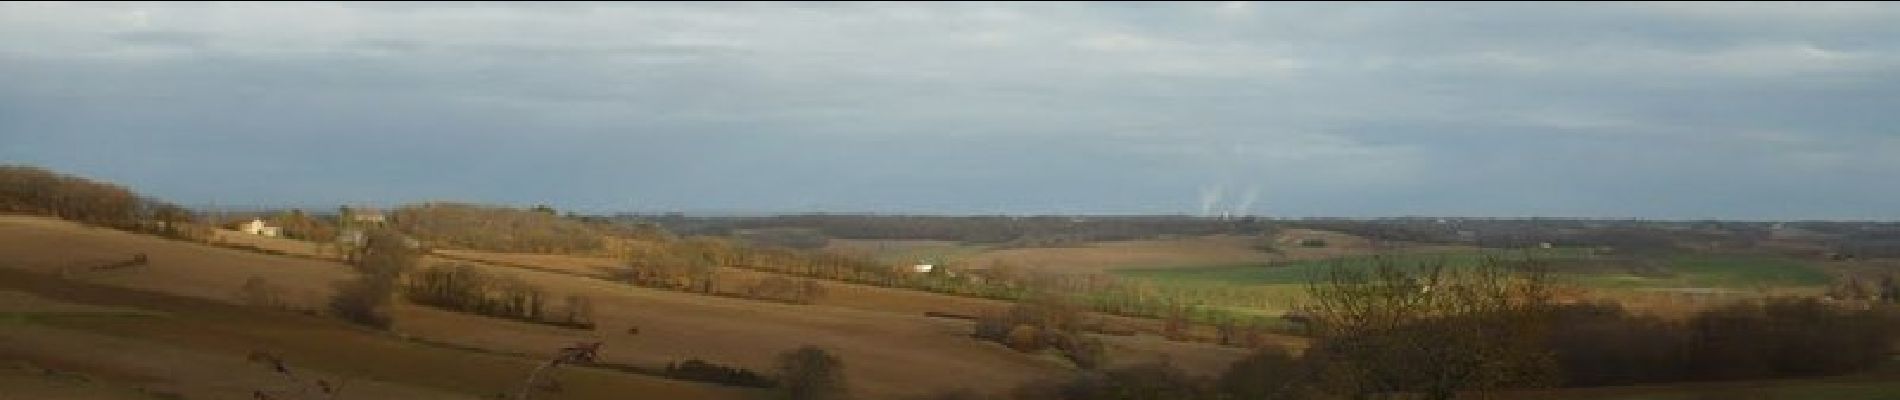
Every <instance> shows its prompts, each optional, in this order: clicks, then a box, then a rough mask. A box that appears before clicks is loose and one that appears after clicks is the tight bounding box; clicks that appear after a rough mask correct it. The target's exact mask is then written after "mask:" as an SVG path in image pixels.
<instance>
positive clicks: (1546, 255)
mask: <svg viewBox="0 0 1900 400" xmlns="http://www.w3.org/2000/svg"><path fill="white" fill-rule="evenodd" d="M1586 255H1587V253H1586V252H1585V251H1583V250H1579V249H1561V248H1560V249H1542V250H1532V251H1528V252H1527V251H1501V250H1486V251H1471V252H1456V253H1438V254H1406V255H1392V256H1367V257H1347V258H1337V259H1329V260H1312V261H1298V262H1287V263H1269V264H1239V265H1209V266H1174V267H1156V268H1135V269H1121V270H1116V271H1115V273H1116V274H1118V275H1120V276H1122V277H1124V278H1131V279H1143V280H1148V281H1152V282H1156V283H1160V284H1228V285H1243V286H1253V285H1300V284H1305V283H1307V282H1309V281H1311V280H1312V279H1313V278H1315V277H1319V276H1321V275H1320V274H1322V273H1323V272H1324V271H1326V270H1327V269H1328V268H1333V267H1335V266H1337V267H1344V268H1367V267H1370V266H1373V265H1376V264H1375V263H1376V260H1379V259H1385V260H1391V261H1393V262H1396V263H1397V264H1398V265H1401V266H1409V265H1420V264H1422V263H1437V262H1442V263H1443V264H1444V265H1445V266H1446V267H1450V268H1461V267H1470V266H1475V265H1478V264H1480V263H1482V262H1483V260H1485V259H1486V258H1487V257H1490V258H1496V259H1500V260H1524V259H1539V260H1550V261H1566V260H1569V261H1576V260H1582V259H1583V258H1585V257H1586ZM1641 260H1642V261H1641V262H1644V263H1649V264H1653V265H1656V266H1658V268H1656V271H1655V272H1654V273H1650V274H1636V273H1632V272H1629V271H1623V270H1603V269H1601V268H1594V269H1590V270H1565V269H1564V265H1566V264H1555V265H1556V266H1557V270H1556V272H1557V273H1558V274H1559V279H1560V280H1563V281H1565V282H1571V283H1576V284H1579V285H1582V286H1586V287H1601V288H1736V289H1740V288H1756V287H1812V286H1823V285H1826V284H1827V283H1828V281H1829V277H1828V275H1827V274H1826V273H1824V272H1822V271H1821V270H1820V269H1819V268H1817V267H1816V266H1814V265H1812V264H1810V263H1808V262H1804V261H1800V260H1794V259H1787V258H1777V257H1767V256H1739V255H1704V254H1678V255H1667V256H1654V257H1647V258H1643V259H1641ZM1609 263H1610V264H1614V263H1615V262H1609Z"/></svg>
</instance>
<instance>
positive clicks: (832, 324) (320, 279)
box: [0, 216, 1240, 398]
mask: <svg viewBox="0 0 1900 400" xmlns="http://www.w3.org/2000/svg"><path fill="white" fill-rule="evenodd" d="M274 240H281V239H274ZM0 243H4V244H0V260H7V261H8V262H7V263H6V265H4V268H6V269H9V270H15V271H23V272H35V273H42V274H49V275H50V274H56V273H57V272H58V271H60V270H62V269H66V268H73V267H78V268H79V269H83V268H84V267H85V266H91V265H103V264H109V263H112V262H115V260H121V259H126V258H130V257H133V256H134V255H135V254H138V253H144V254H146V255H147V257H148V259H149V260H150V261H149V265H146V266H143V267H133V268H126V269H114V270H106V271H96V272H84V273H76V274H75V275H74V278H73V279H72V281H74V282H76V283H77V282H83V283H96V284H102V285H106V286H109V287H123V288H133V289H140V290H151V291H156V292H162V293H165V294H170V295H177V296H184V297H186V298H195V299H203V300H212V301H216V302H224V303H230V302H235V301H236V296H235V293H237V291H238V288H239V287H241V286H242V285H243V283H244V281H245V280H246V279H249V278H250V277H253V276H256V277H262V278H264V279H266V280H268V281H270V282H272V283H274V284H275V285H277V286H280V287H282V288H283V290H284V291H285V292H286V293H289V294H292V295H291V296H288V297H291V298H294V299H297V301H295V303H296V304H298V305H300V306H304V307H309V306H314V305H315V304H317V302H318V301H320V299H321V298H322V295H324V294H325V293H328V290H330V285H331V283H333V282H336V281H339V280H341V279H343V278H345V277H347V276H348V275H347V274H348V269H347V268H346V267H345V266H343V265H342V264H338V263H332V262H325V261H316V260H308V259H301V258H291V257H281V256H270V255H263V254H257V253H253V252H248V251H243V250H234V249H224V248H217V247H212V246H207V245H199V244H193V243H188V242H181V241H173V240H167V239H162V238H158V237H153V236H146V235H137V234H131V233H125V232H120V231H113V230H106V229H97V228H89V227H84V226H80V225H77V224H72V223H68V222H63V221H57V220H52V219H48V218H40V217H19V216H7V217H3V218H0ZM279 244H283V243H279ZM434 261H446V260H441V259H430V260H426V261H425V262H434ZM481 268H484V269H488V270H491V271H493V272H497V273H505V274H512V275H514V276H517V277H519V278H521V279H523V280H524V281H526V282H528V283H531V284H535V285H539V286H542V287H544V288H547V289H548V290H549V291H551V292H553V293H554V294H556V295H557V296H559V295H567V294H578V295H585V296H588V297H590V298H592V299H593V300H594V303H595V306H596V308H597V319H598V320H599V322H600V326H601V328H600V329H599V330H596V331H573V330H566V329H558V328H550V327H544V326H539V325H529V324H521V323H516V322H509V321H502V320H496V319H490V318H483V317H477V316H471V315H465V314H457V313H450V312H445V311H439V310H435V309H430V308H422V307H416V306H401V307H398V309H396V320H397V324H396V327H395V331H396V332H398V333H400V334H403V335H409V336H414V337H417V338H422V339H427V340H431V341H439V342H446V343H452V344H457V345H463V346H474V347H480V348H484V349H488V350H490V351H496V352H502V353H527V354H546V353H547V352H548V351H550V350H551V349H555V348H558V347H560V346H564V345H568V344H571V343H572V342H574V341H577V340H582V339H587V340H599V341H603V342H605V343H606V348H607V349H609V351H607V352H605V353H604V354H603V355H602V356H603V359H604V360H605V361H609V362H621V363H633V364H637V365H647V366H658V365H662V364H664V363H666V362H673V361H681V360H685V359H688V358H699V359H705V360H709V361H713V362H716V363H721V364H729V365H738V366H743V367H746V368H750V369H755V370H770V368H771V365H772V364H771V363H772V359H771V357H772V356H773V355H775V354H777V353H778V352H781V351H784V350H787V349H791V348H794V347H797V346H799V345H804V344H816V345H820V346H824V347H827V348H830V349H833V350H834V352H835V354H837V355H839V356H840V357H841V358H842V359H843V360H845V363H846V366H847V375H848V376H851V377H852V378H853V379H852V380H851V382H852V384H853V389H854V391H856V392H858V393H860V394H862V395H865V396H868V397H870V398H884V397H890V396H899V395H905V394H913V393H921V392H925V391H928V390H932V389H938V388H951V387H965V386H967V387H971V388H973V389H978V390H1005V389H1008V388H1010V387H1013V386H1015V385H1017V384H1020V383H1022V382H1026V381H1029V380H1032V379H1037V378H1042V377H1049V376H1054V375H1056V374H1059V373H1061V371H1063V370H1065V369H1066V367H1064V366H1062V364H1061V363H1060V362H1056V361H1053V360H1045V359H1040V358H1035V357H1029V356H1025V355H1022V354H1020V353H1016V352H1014V351H1011V350H1009V349H1006V348H1003V347H1002V346H998V345H995V344H990V343H986V342H980V341H977V340H974V339H971V338H969V337H968V332H969V329H970V328H969V323H968V322H967V321H960V320H945V319H938V318H930V317H925V316H923V315H922V314H921V312H918V311H914V310H921V309H923V307H918V308H914V309H912V311H907V312H901V313H900V312H889V311H878V310H873V309H866V308H867V307H845V306H838V305H823V304H821V305H816V306H797V305H785V304H777V303H769V302H760V301H752V300H741V299H732V298H724V297H714V296H705V295H698V294H689V293H680V292H671V291H662V290H652V289H644V288H637V287H631V286H627V285H623V284H617V283H612V282H606V281H601V280H597V279H592V278H584V277H576V276H571V275H563V274H556V273H548V272H538V271H530V270H520V269H514V268H506V267H499V266H493V265H483V266H481ZM834 286H835V285H834ZM895 292H901V293H912V292H906V291H895ZM916 294H917V295H920V296H924V297H918V298H915V299H913V300H911V301H912V302H913V303H912V304H920V303H930V302H938V301H941V302H946V303H955V302H959V301H966V300H969V299H960V298H955V297H949V296H934V295H928V294H924V293H916ZM42 295H44V294H42ZM839 298H840V299H852V298H853V297H852V296H850V295H841V296H839ZM873 301H874V300H866V301H863V303H871V302H873ZM852 302H854V303H855V302H857V301H852ZM135 304H137V303H135ZM892 304H900V303H892ZM220 309H221V310H224V308H220ZM229 309H230V310H247V309H245V308H238V307H230V308H229ZM222 312H223V311H220V313H222ZM275 314H277V313H271V315H275ZM243 315H244V316H245V317H244V318H241V320H245V321H248V319H249V318H250V317H253V316H255V315H253V314H252V313H245V314H243ZM245 323H249V322H245ZM323 323H326V324H327V323H330V322H328V321H324V322H323ZM108 325H110V324H108ZM122 327H123V326H119V325H111V326H106V325H96V326H95V325H88V326H85V327H82V329H94V328H98V329H114V328H122ZM632 327H637V328H638V329H639V334H638V335H630V334H626V333H625V332H626V330H627V329H628V328H632ZM152 329H160V328H158V327H154V328H152ZM176 329H180V331H173V333H171V334H183V333H185V332H191V329H190V328H186V327H183V326H180V327H178V328H176ZM286 329H291V330H295V329H292V328H289V326H280V325H270V324H266V325H262V326H258V327H256V329H254V330H252V329H247V330H243V331H242V332H231V334H232V335H242V337H241V338H235V339H234V340H236V341H237V342H245V341H249V342H252V343H257V342H265V343H272V344H275V345H282V346H306V345H308V346H314V345H315V343H314V342H303V341H302V340H313V341H328V340H330V339H320V338H313V337H305V336H299V337H298V338H292V337H274V336H272V335H271V334H269V332H285V331H286ZM35 332H38V333H33V332H28V333H21V335H27V336H38V335H39V334H44V333H47V332H43V331H35ZM247 332H253V333H247ZM152 333H153V334H154V335H159V336H163V335H169V334H166V333H162V332H152ZM138 336H140V337H145V336H147V335H145V334H139V335H138ZM186 336H190V335H186ZM353 340H366V339H353ZM1112 342H1114V343H1128V344H1126V345H1124V347H1134V348H1139V349H1146V348H1148V346H1151V344H1144V343H1141V342H1134V341H1125V340H1119V339H1118V340H1113V341H1112ZM193 343H195V344H193V345H203V344H205V343H203V342H195V341H194V342H193ZM1190 348H1199V349H1201V350H1192V351H1186V352H1181V353H1180V354H1181V356H1180V357H1179V358H1180V359H1182V361H1183V362H1184V363H1189V362H1192V361H1193V360H1201V361H1198V362H1192V363H1193V364H1197V365H1199V366H1201V368H1197V369H1200V370H1202V371H1206V372H1208V373H1211V372H1214V371H1218V368H1219V367H1221V366H1224V363H1225V362H1227V361H1228V360H1231V359H1232V358H1237V357H1238V356H1239V353H1240V352H1239V351H1238V350H1236V349H1227V348H1213V347H1212V346H1197V347H1190ZM1129 353H1130V354H1147V355H1146V356H1139V357H1142V358H1146V357H1152V356H1156V355H1158V352H1143V351H1131V352H1129ZM942 371H958V372H957V373H956V374H946V373H943V372H942ZM388 379H401V378H400V377H395V376H390V377H388ZM698 386H703V385H696V384H695V386H694V387H698Z"/></svg>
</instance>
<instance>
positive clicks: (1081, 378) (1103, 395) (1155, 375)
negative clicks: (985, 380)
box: [1011, 362, 1215, 400]
mask: <svg viewBox="0 0 1900 400" xmlns="http://www.w3.org/2000/svg"><path fill="white" fill-rule="evenodd" d="M1209 386H1210V385H1209V384H1208V383H1207V382H1206V381H1205V380H1203V379H1199V378H1195V377H1192V376H1188V375H1187V373H1185V372H1182V371H1181V370H1180V369H1179V368H1175V367H1174V366H1173V365H1170V364H1167V363H1165V362H1162V363H1143V364H1136V365H1131V366H1126V367H1121V368H1115V369H1110V370H1099V371H1094V370H1092V371H1084V372H1081V373H1077V374H1075V375H1073V376H1070V377H1068V378H1063V379H1057V380H1043V381H1036V382H1031V383H1028V384H1024V385H1022V386H1019V387H1017V388H1016V389H1015V390H1013V391H1012V392H1011V398H1014V399H1020V400H1123V399H1143V400H1146V399H1153V400H1199V399H1213V398H1215V396H1214V392H1213V391H1212V390H1210V389H1209Z"/></svg>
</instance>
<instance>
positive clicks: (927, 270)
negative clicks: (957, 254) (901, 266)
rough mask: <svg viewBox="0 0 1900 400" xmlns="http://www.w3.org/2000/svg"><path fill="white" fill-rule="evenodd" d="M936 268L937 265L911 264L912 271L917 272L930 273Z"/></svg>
mask: <svg viewBox="0 0 1900 400" xmlns="http://www.w3.org/2000/svg"><path fill="white" fill-rule="evenodd" d="M934 269H937V266H935V265H930V264H917V265H912V266H910V271H911V272H916V273H919V274H928V273H930V271H931V270H934Z"/></svg>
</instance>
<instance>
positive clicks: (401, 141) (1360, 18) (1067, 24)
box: [0, 2, 1900, 218]
mask: <svg viewBox="0 0 1900 400" xmlns="http://www.w3.org/2000/svg"><path fill="white" fill-rule="evenodd" d="M1896 10H1897V8H1896V7H1895V6H1894V5H1893V4H1891V3H1830V4H1820V5H1807V4H1794V3H1714V4H1704V3H1681V4H1678V3H1616V4H1593V3H1592V4H1585V3H1544V4H1524V3H1518V4H1495V5H1494V4H1478V3H1443V4H1420V3H1353V4H1320V3H1250V2H1228V3H1202V4H1178V5H1177V4H1159V3H925V4H912V3H901V2H884V3H867V4H857V3H740V4H722V5H718V6H711V5H705V4H693V3H656V4H646V3H640V4H616V3H568V4H540V3H464V4H446V5H435V4H416V3H284V4H275V3H182V4H160V3H129V4H114V5H92V4H86V3H7V4H4V5H0V76H9V77H26V78H24V79H15V80H10V81H9V83H8V84H7V85H0V160H5V161H12V162H30V163H37V164H43V165H47V166H49V167H54V168H60V169H67V170H72V171H75V172H79V173H83V174H90V175H94V176H99V177H102V178H107V179H114V180H120V181H122V182H124V183H127V184H129V185H132V186H135V187H139V188H141V189H146V190H148V191H151V192H153V193H156V194H159V195H162V196H165V197H169V198H176V199H178V200H180V201H184V202H188V203H202V202H208V201H220V202H229V201H237V200H233V199H234V198H241V199H242V200H241V201H247V202H260V203H266V202H288V203H312V204H327V203H336V202H344V201H347V202H381V203H394V202H403V201H413V200H421V199H435V198H460V199H467V200H474V201H492V202H504V203H510V202H512V203H520V204H533V203H551V204H556V205H557V206H563V207H562V208H567V209H581V210H595V211H617V210H671V209H699V208H719V209H758V210H770V211H796V210H807V209H815V208H823V209H827V210H863V211H883V210H907V211H928V212H1012V213H1035V212H1054V211H1053V210H1065V211H1064V212H1081V211H1093V212H1143V213H1196V212H1199V211H1200V208H1202V206H1201V204H1200V203H1201V201H1202V199H1201V197H1202V196H1201V193H1200V192H1201V191H1202V190H1203V189H1204V188H1205V187H1208V186H1210V185H1221V186H1224V187H1226V188H1227V189H1228V190H1227V192H1229V194H1232V195H1234V196H1240V195H1242V194H1244V193H1245V192H1243V190H1251V189H1248V188H1253V187H1257V188H1259V189H1258V190H1259V192H1258V193H1261V194H1262V197H1261V198H1260V199H1258V200H1260V203H1261V205H1262V207H1259V208H1261V209H1259V210H1257V211H1258V212H1261V213H1264V214H1268V215H1400V214H1470V215H1492V214H1495V215H1527V214H1545V215H1581V216H1640V217H1670V216H1691V215H1693V216H1728V217H1759V218H1779V217H1868V216H1873V217H1881V218H1900V214H1894V212H1895V211H1892V210H1889V209H1887V208H1883V207H1876V206H1873V205H1875V204H1886V203H1894V202H1900V188H1889V187H1875V186H1868V185H1866V184H1865V182H1873V181H1882V180H1895V179H1896V178H1900V176H1896V174H1900V166H1896V165H1895V161H1893V160H1894V159H1896V158H1895V157H1892V156H1891V154H1893V152H1894V151H1895V150H1896V148H1897V147H1900V144H1895V143H1896V142H1895V140H1894V139H1893V138H1892V130H1891V127H1893V126H1900V115H1897V114H1895V113H1892V112H1890V111H1887V110H1891V109H1894V108H1900V104H1896V102H1900V100H1896V99H1900V80H1896V79H1895V78H1894V77H1896V76H1900V46H1896V45H1895V43H1900V26H1897V25H1895V24H1891V23H1888V22H1890V21H1891V20H1893V18H1892V17H1894V16H1900V12H1897V11H1896ZM127 154H131V156H127ZM1790 191H1798V192H1799V194H1798V195H1796V194H1789V192H1790ZM1848 197H1852V198H1854V199H1858V200H1851V201H1850V200H1845V199H1846V198H1848ZM1630 198H1643V199H1651V200H1650V201H1641V202H1631V201H1627V199H1630ZM1733 199H1743V200H1733ZM1239 200H1241V199H1227V201H1228V202H1237V201H1239ZM1795 200H1799V201H1795ZM1791 201H1795V204H1810V206H1802V207H1792V208H1791V207H1788V206H1786V205H1785V204H1789V203H1790V202H1791ZM1883 201H1884V203H1883Z"/></svg>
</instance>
